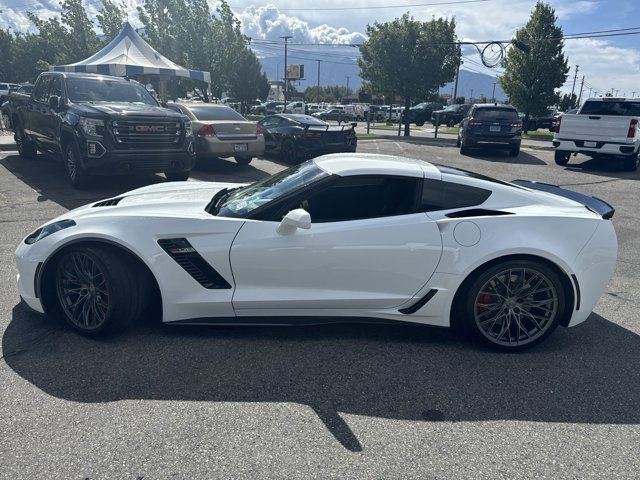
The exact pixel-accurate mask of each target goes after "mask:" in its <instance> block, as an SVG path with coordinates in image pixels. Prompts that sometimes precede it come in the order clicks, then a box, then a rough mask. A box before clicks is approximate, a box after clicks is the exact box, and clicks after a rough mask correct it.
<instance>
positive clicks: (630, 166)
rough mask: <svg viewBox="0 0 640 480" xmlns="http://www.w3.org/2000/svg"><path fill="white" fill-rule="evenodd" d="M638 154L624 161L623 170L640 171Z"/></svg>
mask: <svg viewBox="0 0 640 480" xmlns="http://www.w3.org/2000/svg"><path fill="white" fill-rule="evenodd" d="M638 158H639V157H638V154H637V153H635V154H633V155H630V156H628V157H627V158H625V159H624V160H623V161H622V168H623V169H624V170H626V171H627V172H635V171H636V170H637V169H638Z"/></svg>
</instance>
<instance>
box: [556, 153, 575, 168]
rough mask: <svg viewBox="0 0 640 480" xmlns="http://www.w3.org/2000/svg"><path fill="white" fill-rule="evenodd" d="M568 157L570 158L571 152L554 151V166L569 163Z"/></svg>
mask: <svg viewBox="0 0 640 480" xmlns="http://www.w3.org/2000/svg"><path fill="white" fill-rule="evenodd" d="M569 157H571V152H565V151H562V150H556V151H555V152H554V154H553V159H554V160H555V162H556V165H561V166H564V165H566V164H567V163H569Z"/></svg>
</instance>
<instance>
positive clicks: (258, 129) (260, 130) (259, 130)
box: [256, 123, 264, 135]
mask: <svg viewBox="0 0 640 480" xmlns="http://www.w3.org/2000/svg"><path fill="white" fill-rule="evenodd" d="M256 135H264V127H263V126H262V125H260V124H259V123H257V124H256Z"/></svg>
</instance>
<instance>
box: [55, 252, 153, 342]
mask: <svg viewBox="0 0 640 480" xmlns="http://www.w3.org/2000/svg"><path fill="white" fill-rule="evenodd" d="M53 278H54V282H55V300H56V305H57V308H58V312H59V313H60V315H61V316H62V318H63V319H64V320H65V322H66V323H67V324H68V325H70V326H71V327H72V328H73V329H74V330H76V331H78V332H80V333H82V334H84V335H90V336H98V335H101V334H105V333H113V332H117V331H120V330H123V329H124V328H126V327H127V326H129V325H130V324H131V323H132V322H133V321H135V320H136V319H137V318H138V317H139V316H140V312H141V309H142V306H143V304H144V298H143V294H142V293H143V292H142V290H141V286H140V284H141V283H142V282H139V281H138V278H137V275H136V272H135V271H133V270H132V268H131V267H130V266H129V265H128V264H127V262H126V260H125V259H124V258H123V257H122V256H121V255H119V254H117V253H115V252H113V251H111V250H107V249H102V248H92V247H80V248H75V249H73V250H70V251H68V252H66V253H64V254H63V256H62V257H61V258H60V259H59V260H58V261H57V262H56V265H55V275H54V276H53Z"/></svg>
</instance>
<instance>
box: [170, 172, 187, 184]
mask: <svg viewBox="0 0 640 480" xmlns="http://www.w3.org/2000/svg"><path fill="white" fill-rule="evenodd" d="M190 173H191V172H164V176H165V177H167V180H168V181H170V182H184V181H186V180H188V179H189V174H190Z"/></svg>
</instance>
